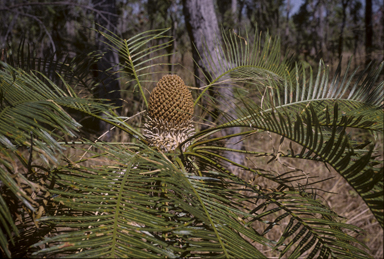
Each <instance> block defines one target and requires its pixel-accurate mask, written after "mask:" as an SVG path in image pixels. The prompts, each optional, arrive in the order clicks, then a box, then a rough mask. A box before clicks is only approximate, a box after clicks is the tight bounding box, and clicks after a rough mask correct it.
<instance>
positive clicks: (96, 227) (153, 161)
mask: <svg viewBox="0 0 384 259" xmlns="http://www.w3.org/2000/svg"><path fill="white" fill-rule="evenodd" d="M165 32H166V30H154V31H148V32H144V33H140V34H138V35H136V36H135V37H132V38H130V39H128V40H125V39H120V38H119V37H117V36H116V35H114V34H112V33H104V36H105V38H106V42H107V43H108V44H109V45H110V46H111V48H113V49H115V50H116V51H118V52H119V54H120V56H121V60H123V62H122V64H120V67H121V71H120V73H121V75H122V77H123V78H129V79H131V82H133V83H134V84H135V88H136V89H137V90H138V91H139V92H140V93H141V94H142V95H141V96H142V98H143V103H144V104H145V106H146V107H147V108H146V110H147V112H146V114H145V116H144V117H143V123H142V125H136V124H133V123H131V121H130V118H125V117H121V116H120V117H119V116H117V115H116V114H115V113H114V110H113V108H114V107H111V106H108V105H106V104H103V102H102V101H98V100H92V99H84V98H78V93H77V92H76V91H75V90H74V87H71V86H69V84H68V83H67V82H66V80H65V78H64V77H60V75H59V77H60V78H61V79H62V81H61V83H60V84H58V83H55V82H53V81H52V80H50V78H49V77H47V76H45V75H44V74H43V73H40V72H38V71H36V70H23V69H20V68H17V67H11V66H10V65H9V64H6V63H1V70H0V78H1V83H0V87H1V92H0V93H1V107H0V109H1V110H0V120H1V123H0V142H1V145H0V148H1V153H0V154H1V157H0V162H1V166H0V181H1V194H2V195H1V196H0V203H1V205H0V221H1V228H0V244H1V249H2V252H3V254H5V255H6V256H8V257H12V256H15V257H17V256H18V255H20V254H18V252H19V253H20V250H23V251H25V252H26V253H28V254H29V255H33V256H38V257H39V256H49V257H59V256H66V257H80V258H85V257H92V258H95V257H98V258H100V257H133V258H139V257H146V258H153V257H167V258H179V257H185V258H188V257H225V258H230V257H234V258H267V257H268V256H269V255H271V254H274V255H276V256H280V257H289V258H299V257H302V258H370V257H371V256H370V251H368V250H367V247H366V245H365V244H364V243H362V242H361V241H359V240H358V239H356V238H355V237H354V236H355V235H351V234H350V233H359V232H360V231H361V230H360V229H359V228H358V227H355V226H353V225H350V224H346V223H343V222H342V220H341V218H340V217H339V216H338V215H337V214H336V213H335V212H334V211H333V210H332V208H330V207H329V206H328V205H327V204H326V202H325V201H324V200H323V199H321V194H320V193H319V192H318V191H317V190H316V189H315V188H314V187H313V186H314V184H315V183H316V181H315V180H313V179H314V178H313V176H314V175H313V174H315V172H307V174H303V173H302V172H301V171H300V170H286V171H281V172H276V171H274V170H272V169H268V168H267V167H264V166H263V164H252V165H251V164H249V163H247V162H246V161H244V163H243V164H239V163H235V162H233V161H232V160H231V156H228V155H227V154H230V153H234V154H235V153H243V154H245V155H246V157H247V158H253V157H268V158H270V161H277V160H278V161H281V160H282V159H290V158H293V159H297V160H300V161H302V162H301V163H306V162H307V161H318V162H319V163H323V164H324V166H326V167H328V168H330V167H332V168H333V169H334V171H335V172H337V173H338V174H340V175H342V176H343V178H344V179H345V180H346V181H347V182H348V184H349V185H350V186H352V187H353V189H354V190H355V192H356V193H357V194H358V195H359V196H360V197H361V198H362V199H363V200H364V202H365V203H366V204H367V206H368V207H369V209H370V210H371V212H372V214H373V215H374V216H375V218H376V220H377V221H378V222H379V224H380V226H381V227H384V225H383V163H382V156H380V153H378V151H380V150H379V149H380V144H378V143H379V141H380V140H382V134H383V132H382V131H383V106H382V105H383V88H384V82H383V81H379V78H380V75H381V74H380V73H381V71H382V66H383V64H380V65H379V66H375V65H371V66H369V67H368V68H367V69H366V70H365V71H364V72H363V73H359V74H357V72H356V71H354V72H352V75H349V76H348V75H347V71H348V68H349V65H348V68H347V70H346V71H345V72H344V75H342V73H341V68H340V67H339V68H338V69H337V71H336V73H335V75H334V76H330V75H329V71H328V68H327V67H324V65H323V63H322V62H321V63H320V64H319V68H318V72H317V73H313V72H312V70H311V69H310V68H307V69H305V68H303V67H301V66H300V64H295V63H291V62H290V59H288V58H285V57H281V55H280V50H279V44H278V40H275V39H273V38H272V37H270V36H268V35H265V36H264V38H263V39H265V40H262V38H261V36H260V35H259V34H258V33H255V35H256V37H255V38H254V39H249V38H248V37H239V35H237V34H231V33H229V34H223V39H224V40H223V42H222V43H221V42H218V43H217V46H218V47H217V51H218V52H220V55H216V56H219V57H221V58H220V60H213V59H212V58H211V57H212V55H211V53H209V52H208V51H207V52H206V53H200V55H201V57H202V58H203V59H205V60H206V61H207V62H208V64H210V65H211V66H212V67H213V66H215V69H214V70H213V71H219V72H217V74H215V75H212V74H206V75H207V77H206V80H207V82H208V84H207V86H206V87H205V88H204V89H193V88H191V87H187V86H186V85H185V83H184V81H183V80H182V79H181V78H180V77H179V76H177V75H166V74H167V73H164V72H159V73H162V74H163V75H162V78H161V79H160V81H159V82H158V83H157V86H156V87H155V88H154V89H153V90H152V92H151V94H150V97H149V102H148V101H147V99H146V93H145V91H146V87H149V88H150V87H152V88H153V87H154V85H155V84H154V82H152V81H151V80H149V79H150V78H151V76H152V74H153V73H154V71H159V70H158V69H156V66H158V65H160V67H161V65H163V63H161V60H162V58H163V56H164V55H162V54H156V53H161V50H162V49H163V48H165V47H166V46H167V44H168V43H167V42H166V41H165V39H166V37H165V36H163V35H165ZM159 39H161V40H159ZM154 42H157V43H154ZM158 42H160V43H158ZM164 42H165V43H164ZM150 43H152V44H150ZM221 84H226V85H228V84H231V85H233V86H235V87H236V88H235V93H234V95H233V96H234V97H233V98H232V97H231V98H230V99H225V98H226V96H225V95H224V96H220V97H218V96H219V95H220V85H221ZM73 85H76V80H75V82H73V83H72V86H73ZM147 90H148V89H147ZM191 92H192V94H191ZM223 100H224V101H226V102H228V107H231V109H235V110H236V114H237V116H236V117H235V118H234V117H233V116H229V115H228V114H227V113H226V111H224V110H219V109H218V107H219V105H218V102H220V101H221V102H222V101H223ZM73 111H77V112H80V113H83V114H85V115H87V116H91V117H94V118H97V119H100V120H104V121H105V122H107V123H110V124H111V125H113V127H115V128H119V129H120V130H122V131H124V132H126V133H127V134H129V135H130V136H131V142H124V143H120V142H110V143H106V142H102V141H91V140H88V139H76V140H75V139H74V138H75V136H77V135H76V131H77V130H78V128H79V127H80V126H81V125H80V124H79V123H78V122H76V121H75V120H74V119H73V118H72V117H71V116H70V114H71V112H73ZM204 114H211V118H214V119H215V118H217V120H216V124H209V125H211V126H210V127H208V128H206V129H204V130H200V129H199V127H198V125H199V124H198V123H205V119H206V118H207V116H204ZM229 127H241V128H242V129H243V130H242V131H241V133H239V134H235V135H229V136H228V135H221V136H220V135H219V136H218V135H217V134H216V133H218V132H220V131H221V130H223V129H225V128H229ZM262 132H269V133H274V134H275V135H277V136H280V137H281V140H280V143H281V145H280V147H279V150H274V152H270V150H264V151H262V150H248V149H245V150H234V149H229V148H226V147H225V145H223V142H225V141H230V140H231V139H232V138H234V137H238V136H241V137H242V138H243V140H244V141H246V140H247V139H252V138H251V137H252V136H254V135H256V134H262ZM357 133H358V134H357ZM362 133H365V134H362ZM362 136H363V137H362ZM285 143H287V147H289V148H288V150H287V151H286V150H283V147H285V146H284V145H285ZM298 146H300V148H297V147H298ZM258 148H259V149H262V148H263V147H258ZM80 151H81V152H80ZM80 153H81V154H80ZM79 154H80V155H79ZM233 167H237V168H239V169H241V171H242V173H241V175H240V176H239V174H234V172H233V171H231V168H233ZM22 168H24V170H22ZM311 174H312V175H311ZM258 179H268V181H269V182H270V183H271V186H267V187H265V186H261V185H259V184H258ZM303 183H304V184H303ZM325 191H327V190H325ZM332 195H337V194H332ZM276 229H279V231H280V232H279V233H277V235H271V233H272V232H274V231H275V230H276ZM276 236H277V238H276ZM15 247H17V249H15ZM265 251H268V254H267V253H266V252H265Z"/></svg>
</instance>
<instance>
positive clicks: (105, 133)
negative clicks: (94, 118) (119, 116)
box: [80, 110, 146, 161]
mask: <svg viewBox="0 0 384 259" xmlns="http://www.w3.org/2000/svg"><path fill="white" fill-rule="evenodd" d="M145 111H146V110H144V111H141V112H139V113H137V114H135V115H133V116H131V117H128V118H126V119H125V120H124V122H126V121H128V120H130V119H132V118H134V117H136V116H137V115H140V114H142V113H144V112H145ZM119 125H120V124H119ZM115 128H116V126H113V127H112V128H110V129H109V130H107V131H106V132H104V133H103V134H102V135H101V136H100V137H98V138H97V139H96V140H95V141H94V143H96V142H97V141H99V140H100V139H101V138H102V137H104V136H105V135H107V134H108V133H109V132H110V131H111V130H114V129H115ZM91 148H92V146H89V148H88V149H87V151H85V153H84V154H83V155H82V156H81V157H80V161H81V160H82V159H83V158H84V156H85V155H86V154H87V153H88V151H89V150H91Z"/></svg>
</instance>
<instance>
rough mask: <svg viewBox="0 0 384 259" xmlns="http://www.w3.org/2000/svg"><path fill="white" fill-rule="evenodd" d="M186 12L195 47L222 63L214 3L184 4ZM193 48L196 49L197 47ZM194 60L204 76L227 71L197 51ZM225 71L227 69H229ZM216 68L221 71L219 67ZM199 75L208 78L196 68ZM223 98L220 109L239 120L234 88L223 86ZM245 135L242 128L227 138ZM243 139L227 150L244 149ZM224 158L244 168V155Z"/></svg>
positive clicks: (189, 1)
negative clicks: (212, 64)
mask: <svg viewBox="0 0 384 259" xmlns="http://www.w3.org/2000/svg"><path fill="white" fill-rule="evenodd" d="M183 11H184V16H185V23H186V27H187V31H188V34H189V37H190V39H191V41H192V43H193V44H194V45H195V46H196V48H197V50H198V52H199V53H205V52H207V53H210V55H211V56H212V60H216V61H217V60H219V59H220V57H219V55H220V54H219V52H218V51H217V46H216V44H217V41H218V40H221V39H220V35H221V34H220V31H219V26H218V22H217V17H216V14H215V9H214V4H213V0H183ZM193 44H192V45H193ZM193 58H194V59H195V61H197V62H198V64H199V65H200V66H201V67H202V68H203V70H204V74H205V75H208V73H210V74H212V75H219V74H221V73H222V72H223V71H219V69H217V70H215V69H214V67H215V66H209V65H208V63H207V61H206V60H201V59H200V57H199V55H198V54H197V52H196V50H195V49H194V50H193ZM221 67H225V65H224V66H223V64H222V66H221ZM216 68H220V66H219V65H217V64H216ZM195 74H196V75H197V76H198V77H199V78H204V75H202V74H201V73H200V71H199V70H198V68H197V66H196V65H195ZM196 86H197V87H200V88H201V87H202V86H204V84H203V83H202V82H201V81H200V80H198V79H196ZM219 89H220V90H219V91H220V95H219V96H217V98H218V100H219V104H218V109H219V110H220V111H225V112H226V113H227V114H229V115H230V116H232V117H233V118H236V111H235V107H234V106H232V107H231V106H230V105H228V104H229V103H234V102H233V101H234V95H233V87H232V86H231V85H230V84H225V85H224V84H222V85H220V86H219ZM223 122H225V120H224V119H223V118H222V119H221V120H219V123H223ZM239 132H241V129H239V128H229V129H227V130H225V132H224V134H225V135H230V134H235V133H239ZM240 140H241V137H234V138H231V139H229V140H228V141H227V143H226V147H228V148H234V149H241V148H242V145H243V144H242V142H241V141H240ZM224 156H225V157H226V158H228V159H230V160H232V161H234V162H236V163H239V164H243V162H244V155H242V154H241V155H239V154H235V153H234V152H226V153H225V154H224ZM228 166H229V168H230V169H231V171H232V172H233V173H235V174H239V171H237V170H236V169H235V167H233V166H231V165H228Z"/></svg>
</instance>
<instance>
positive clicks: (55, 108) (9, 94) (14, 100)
mask: <svg viewBox="0 0 384 259" xmlns="http://www.w3.org/2000/svg"><path fill="white" fill-rule="evenodd" d="M1 65H2V69H1V70H0V78H1V82H0V93H1V96H0V97H1V99H0V102H1V103H0V142H1V158H0V163H1V165H2V167H1V169H0V172H1V173H0V181H1V182H2V184H3V185H4V186H5V187H6V188H9V189H10V190H11V191H12V193H13V194H14V195H16V197H17V198H18V199H19V200H20V201H22V202H23V204H24V205H25V206H26V207H27V208H28V209H30V210H31V211H33V213H38V211H37V210H36V206H37V205H38V204H37V203H36V202H34V201H33V199H31V197H30V195H29V194H27V193H26V192H25V191H24V190H23V189H22V188H21V186H20V185H19V184H18V183H17V182H16V181H15V174H17V173H18V172H17V171H16V170H17V169H16V167H15V164H14V163H13V161H14V160H18V161H19V162H20V163H21V164H22V165H23V166H24V167H25V168H26V169H27V170H28V171H29V172H30V173H33V172H34V169H33V166H32V152H36V153H37V154H39V156H40V158H41V159H42V161H44V162H45V163H46V165H47V166H48V165H55V164H56V165H57V164H59V163H60V161H59V159H58V158H59V154H62V151H63V150H64V147H63V146H61V145H60V143H59V142H58V141H60V140H64V139H65V137H70V138H73V137H76V134H75V133H76V131H77V130H78V128H79V127H80V126H81V125H80V124H79V123H78V122H76V121H75V120H74V119H73V118H72V117H71V116H70V115H69V114H68V113H67V112H66V111H65V109H64V108H71V109H73V110H77V111H80V112H83V113H86V114H90V115H93V116H95V117H100V116H99V115H97V114H100V113H102V112H106V111H108V110H109V108H108V106H106V105H103V104H101V103H99V102H95V101H91V100H87V99H81V98H77V96H76V94H75V93H74V91H73V89H71V88H70V87H69V86H68V85H67V84H66V83H65V82H64V81H63V83H64V87H65V90H62V88H61V87H59V86H57V85H56V84H55V83H53V82H52V81H51V80H50V79H48V78H47V77H45V76H44V75H43V74H40V73H39V72H36V71H35V72H25V71H24V70H21V69H16V68H13V67H11V66H10V65H8V64H5V63H1ZM127 131H129V130H128V129H127ZM20 148H28V149H29V152H30V155H29V158H28V157H25V156H24V155H23V154H22V153H21V152H20V150H19V149H20ZM18 177H21V174H20V176H18ZM24 182H26V183H27V185H30V187H32V188H34V186H33V183H30V182H29V181H26V180H24ZM0 207H1V212H2V219H3V220H4V221H3V223H4V228H5V230H6V232H7V233H8V236H9V237H10V238H11V239H12V235H9V233H10V232H9V231H10V229H14V228H15V226H14V224H13V223H12V224H11V225H8V224H7V223H10V222H13V221H10V220H11V217H10V215H9V210H8V208H7V206H6V205H5V203H3V202H1V206H0ZM16 233H17V232H16ZM0 239H1V240H2V241H4V240H5V239H6V238H5V235H4V233H1V237H0ZM1 244H2V245H3V244H4V242H1ZM2 248H3V249H4V251H7V253H8V249H7V248H6V247H5V246H2Z"/></svg>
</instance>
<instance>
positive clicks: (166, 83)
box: [143, 75, 194, 152]
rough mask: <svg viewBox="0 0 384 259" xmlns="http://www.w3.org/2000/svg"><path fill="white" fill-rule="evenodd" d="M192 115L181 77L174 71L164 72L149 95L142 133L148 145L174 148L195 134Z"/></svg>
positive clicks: (191, 100) (188, 97)
mask: <svg viewBox="0 0 384 259" xmlns="http://www.w3.org/2000/svg"><path fill="white" fill-rule="evenodd" d="M192 116H193V99H192V94H191V92H190V91H189V90H188V88H187V87H186V86H185V84H184V81H183V80H182V79H181V78H180V77H179V76H177V75H165V76H163V77H162V78H161V79H160V81H159V82H158V83H157V86H156V87H155V88H154V89H153V90H152V92H151V95H150V97H149V103H148V114H147V120H146V123H145V124H144V132H143V134H144V136H145V137H146V139H147V140H148V141H149V144H150V145H151V146H156V147H159V148H160V149H161V150H163V151H166V152H168V151H171V150H175V149H176V148H177V147H178V146H179V144H180V143H182V142H183V141H184V140H186V139H187V138H189V137H190V136H192V135H193V134H194V127H193V125H192V121H191V119H192ZM188 145H189V143H186V145H184V147H183V148H184V149H185V148H186V147H187V146H188Z"/></svg>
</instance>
